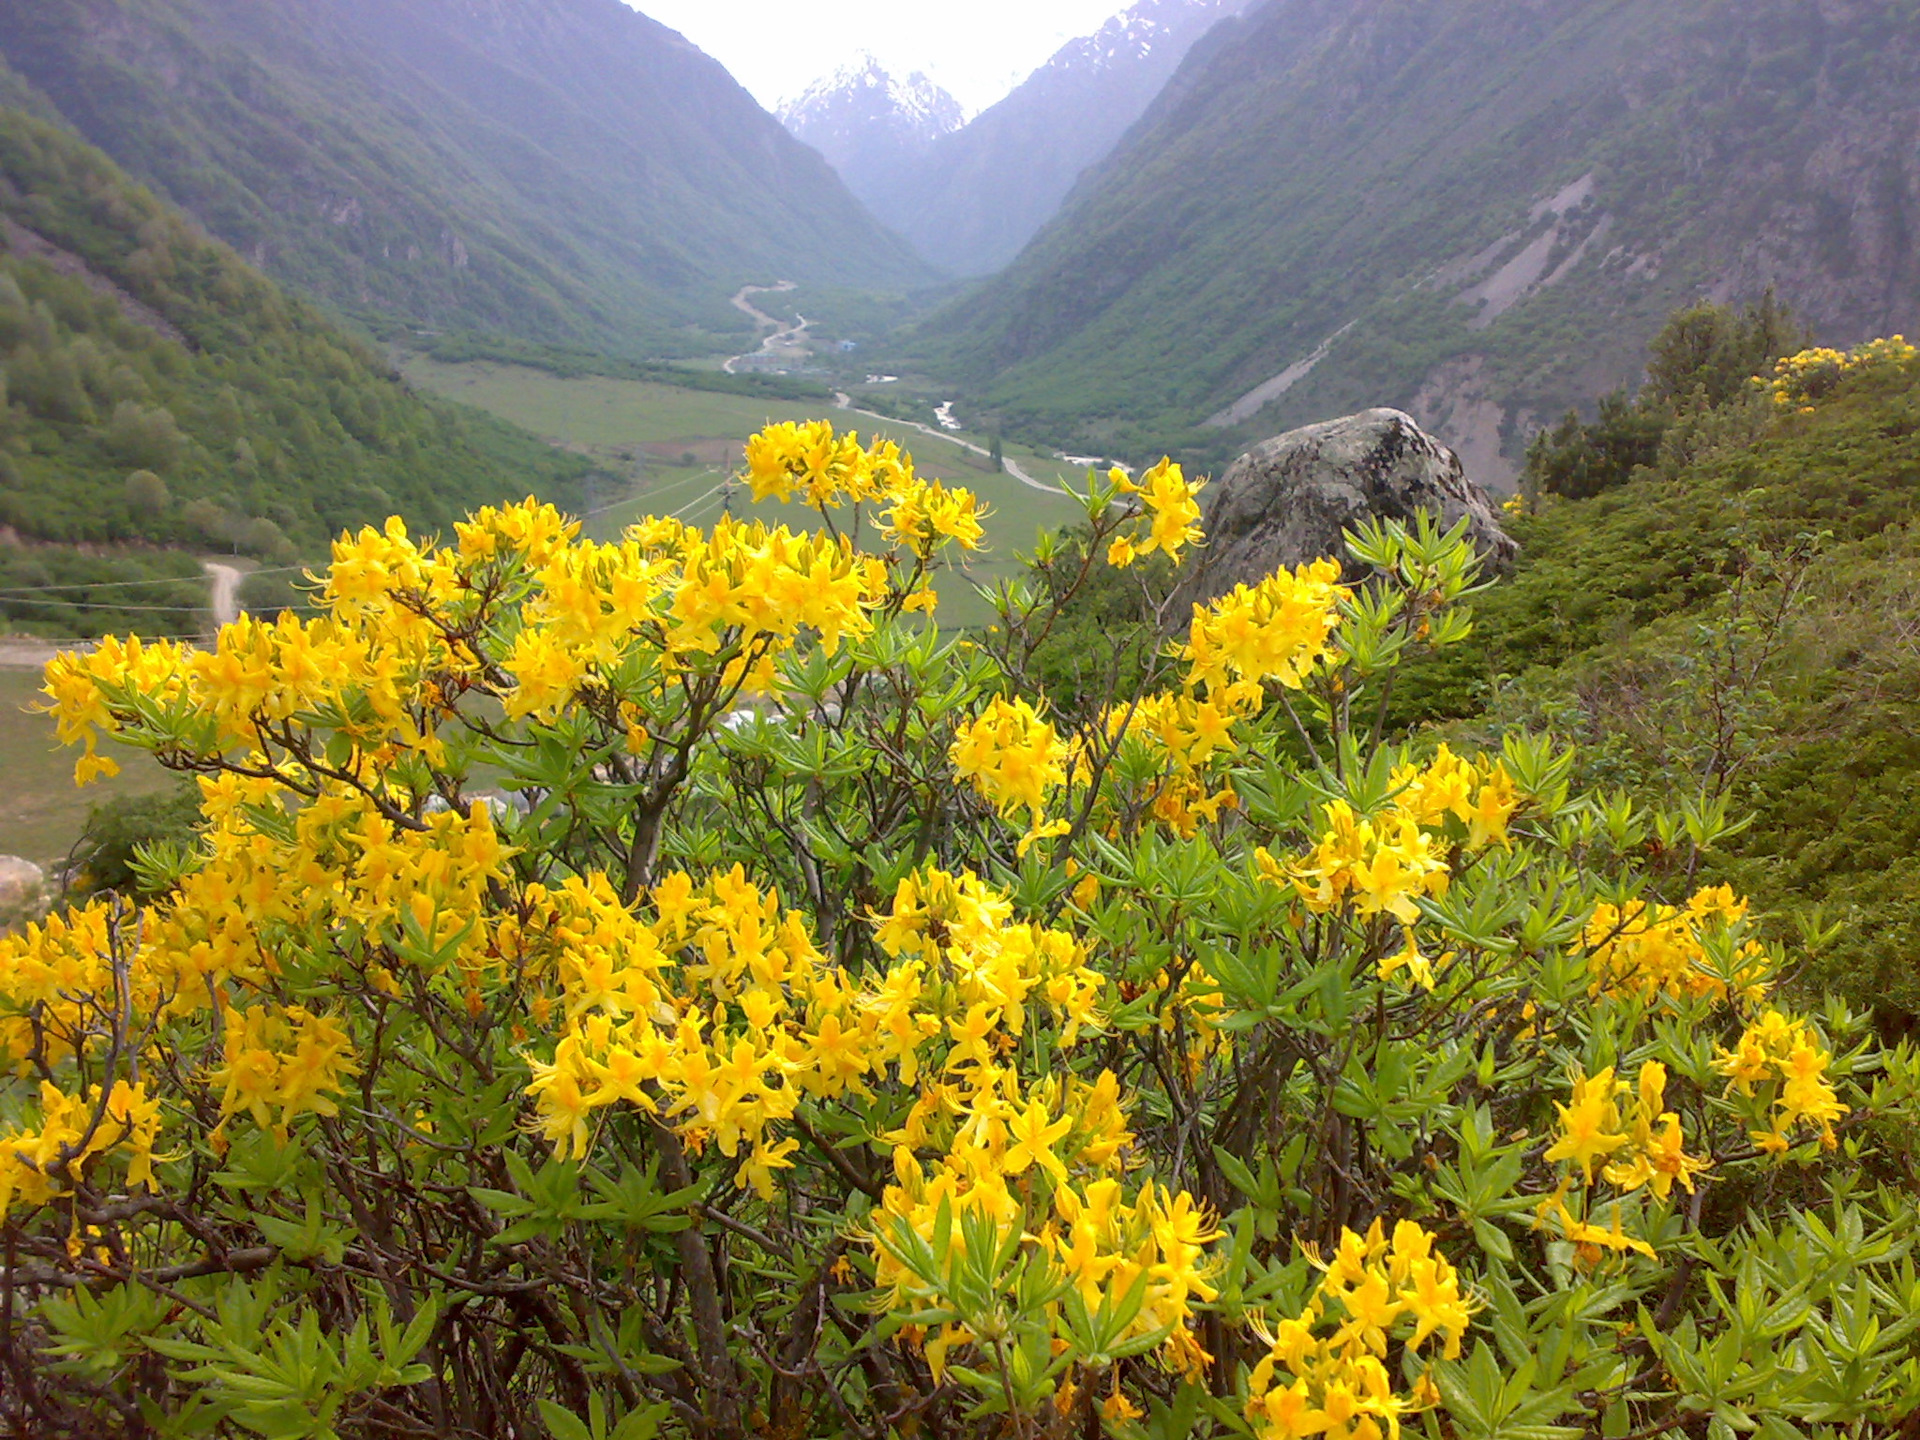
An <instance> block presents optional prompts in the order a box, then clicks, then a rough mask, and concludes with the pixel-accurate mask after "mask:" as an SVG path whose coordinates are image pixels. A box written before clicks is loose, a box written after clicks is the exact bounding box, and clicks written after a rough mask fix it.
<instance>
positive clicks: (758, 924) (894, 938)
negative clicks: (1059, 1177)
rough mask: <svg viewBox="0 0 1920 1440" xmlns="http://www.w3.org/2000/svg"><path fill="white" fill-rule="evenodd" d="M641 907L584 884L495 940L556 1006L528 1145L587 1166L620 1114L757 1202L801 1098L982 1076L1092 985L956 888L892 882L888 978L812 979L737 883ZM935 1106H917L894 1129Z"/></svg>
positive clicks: (1060, 954)
mask: <svg viewBox="0 0 1920 1440" xmlns="http://www.w3.org/2000/svg"><path fill="white" fill-rule="evenodd" d="M650 899H651V902H652V905H653V908H654V911H655V916H654V918H653V919H651V920H649V919H646V918H645V917H643V916H640V915H637V914H635V913H634V912H633V911H631V910H630V909H628V908H627V907H626V906H623V905H622V904H621V903H620V902H619V898H618V897H617V896H616V895H615V894H614V893H613V891H612V889H611V887H610V886H608V884H607V883H606V881H605V879H604V878H603V877H600V876H591V877H587V878H584V879H583V878H579V877H573V878H570V879H568V880H567V881H565V882H564V883H563V884H561V885H560V886H557V887H555V888H553V889H547V888H544V887H539V886H536V887H532V889H531V890H530V891H529V895H528V902H529V907H530V913H531V914H532V916H533V917H534V918H533V919H532V920H530V921H529V922H527V923H526V924H525V925H524V926H521V927H518V928H516V927H515V926H513V925H508V926H505V927H503V929H502V931H501V933H500V936H499V937H498V938H499V944H500V946H501V949H502V951H503V953H504V954H506V955H507V956H509V957H512V958H513V959H515V960H517V961H518V962H519V963H521V964H524V965H525V966H526V967H527V969H528V970H529V972H530V973H534V974H547V973H552V974H553V975H554V976H555V977H556V978H557V980H558V982H559V984H560V988H561V991H562V994H563V997H564V1015H565V1022H564V1024H563V1026H562V1028H561V1031H560V1035H559V1039H558V1042H557V1044H556V1046H555V1050H554V1058H553V1059H552V1061H551V1062H547V1061H543V1060H540V1059H538V1058H535V1057H532V1056H529V1058H528V1063H529V1065H530V1066H531V1068H532V1071H533V1076H534V1078H533V1081H532V1083H531V1084H530V1085H529V1086H528V1087H527V1092H528V1094H529V1096H530V1097H532V1099H533V1100H534V1102H535V1107H536V1114H537V1116H538V1121H539V1125H540V1129H541V1132H542V1133H543V1134H544V1135H545V1137H546V1138H547V1139H548V1140H549V1141H550V1142H552V1143H553V1145H554V1146H555V1148H556V1150H558V1151H561V1152H565V1153H571V1154H573V1155H575V1156H581V1155H585V1154H586V1153H587V1152H588V1150H589V1149H590V1148H591V1147H592V1141H593V1134H594V1129H595V1127H596V1125H597V1124H598V1118H599V1116H598V1112H600V1111H603V1110H605V1109H606V1108H607V1107H609V1106H612V1105H615V1104H619V1103H626V1104H630V1105H633V1106H636V1107H638V1108H639V1109H641V1110H643V1111H645V1112H647V1113H649V1114H653V1115H657V1116H659V1117H660V1118H661V1119H662V1121H663V1122H665V1123H667V1124H670V1125H671V1126H672V1127H673V1128H674V1129H675V1130H677V1131H678V1132H679V1133H680V1135H681V1136H682V1138H683V1139H684V1140H685V1141H686V1142H687V1143H688V1144H689V1145H691V1146H693V1147H695V1148H699V1147H701V1146H704V1145H705V1144H706V1143H707V1142H708V1141H709V1140H711V1141H712V1142H713V1143H714V1144H716V1145H717V1146H718V1148H719V1150H720V1152H721V1153H722V1154H724V1155H726V1156H727V1157H728V1158H729V1159H732V1158H734V1157H735V1156H741V1157H742V1158H741V1163H740V1165H739V1167H738V1169H737V1170H736V1173H735V1181H736V1183H737V1184H739V1185H742V1186H746V1185H753V1186H754V1187H755V1188H756V1189H758V1190H759V1191H760V1193H762V1194H763V1195H771V1194H772V1185H773V1178H772V1172H773V1171H775V1170H777V1169H784V1168H787V1167H788V1166H790V1165H791V1163H792V1161H791V1160H790V1159H789V1158H788V1157H789V1156H791V1154H792V1153H793V1151H794V1149H795V1148H796V1144H797V1142H796V1141H794V1140H793V1139H792V1138H790V1137H786V1136H783V1135H782V1134H781V1128H780V1127H781V1126H782V1124H783V1123H784V1122H786V1121H788V1120H791V1119H792V1117H793V1114H794V1110H795V1107H796V1106H797V1105H798V1103H799V1101H800V1099H801V1098H802V1097H804V1096H811V1097H813V1098H815V1099H821V1100H830V1099H833V1098H835V1097H837V1096H840V1095H843V1094H846V1093H848V1092H854V1093H859V1094H868V1093H871V1086H872V1085H873V1084H878V1083H880V1082H881V1081H882V1080H883V1079H884V1078H885V1077H886V1074H887V1072H888V1071H889V1070H890V1069H891V1070H892V1071H893V1072H894V1073H895V1074H897V1076H898V1078H899V1082H900V1083H901V1084H903V1085H912V1084H914V1083H915V1082H916V1080H918V1079H919V1077H920V1075H921V1073H922V1071H923V1069H925V1068H931V1069H932V1070H933V1071H934V1072H935V1073H960V1072H965V1071H967V1070H968V1069H969V1067H980V1066H987V1067H992V1066H994V1065H995V1064H996V1062H997V1060H998V1058H999V1055H1000V1053H1001V1050H1002V1048H1003V1047H1004V1046H1006V1045H1009V1044H1011V1043H1012V1040H1013V1038H1014V1037H1017V1036H1018V1035H1020V1034H1021V1033H1022V1030H1023V1028H1024V1026H1025V1023H1026V1019H1027V1011H1028V1007H1029V1006H1030V1005H1034V1004H1038V1005H1042V1006H1044V1007H1046V1009H1047V1011H1048V1013H1050V1014H1051V1015H1052V1016H1053V1017H1054V1018H1055V1019H1056V1020H1057V1021H1059V1022H1061V1027H1062V1036H1061V1043H1063V1044H1071V1043H1072V1042H1073V1039H1074V1036H1075V1034H1076V1033H1077V1031H1078V1029H1079V1027H1080V1026H1081V1025H1084V1024H1086V1023H1087V1022H1089V1021H1090V1020H1091V1019H1092V1018H1093V1014H1094V1010H1093V1007H1094V1003H1095V1001H1096V1000H1097V998H1098V995H1099V991H1100V985H1101V983H1102V982H1101V980H1100V977H1099V976H1098V975H1097V974H1096V973H1095V972H1093V971H1091V970H1089V969H1087V968H1086V966H1085V964H1084V960H1085V956H1084V954H1083V953H1082V951H1081V948H1080V946H1079V945H1078V944H1077V943H1076V942H1075V941H1074V940H1073V938H1072V937H1071V936H1069V935H1067V934H1065V933H1064V932H1062V931H1056V930H1046V929H1042V928H1041V927H1038V926H1034V925H1029V924H1024V923H1014V922H1013V920H1012V905H1011V903H1010V902H1009V901H1008V900H1007V899H1006V898H1005V897H1004V896H1002V895H1000V894H998V893H997V892H995V891H994V890H992V889H991V888H990V887H988V886H986V885H984V884H982V883H981V882H980V881H979V880H978V879H977V878H976V877H975V876H973V875H972V874H964V875H960V876H953V875H948V874H946V873H945V872H943V871H938V870H928V871H923V872H920V873H919V874H916V875H914V876H912V877H910V878H909V879H907V880H904V881H902V882H901V885H900V888H899V891H898V893H897V895H896V897H895V902H894V905H893V907H892V910H891V912H890V913H889V914H887V915H885V916H882V917H878V921H879V923H878V930H877V938H878V941H879V944H880V946H881V948H882V949H883V950H884V951H885V952H886V953H887V955H888V956H889V958H890V959H892V960H893V961H894V962H895V963H894V964H893V965H892V966H891V967H890V968H888V969H887V970H886V971H885V972H884V973H877V974H876V973H859V974H856V973H853V972H849V971H847V970H845V969H843V968H842V967H840V966H838V965H836V964H834V963H832V962H830V961H828V960H827V959H826V958H825V957H824V956H823V955H822V954H821V953H820V951H819V950H818V948H817V947H816V946H815V945H814V943H813V940H812V938H811V937H810V935H809V934H808V932H807V929H806V926H805V923H804V922H803V921H802V919H801V917H800V916H799V915H798V914H796V913H793V912H789V911H783V910H782V909H781V908H780V903H779V897H778V896H777V895H776V894H774V893H772V892H770V891H763V890H761V889H759V888H758V887H756V886H754V885H752V884H751V883H749V882H748V880H747V879H746V877H745V874H744V873H743V872H742V871H741V870H739V869H738V868H736V869H734V870H733V871H731V872H728V873H724V874H717V875H714V876H712V877H711V878H710V879H709V880H708V881H707V882H706V883H705V884H703V885H698V886H696V885H695V884H694V882H693V881H692V879H691V878H690V877H688V876H686V875H683V874H676V875H673V876H669V877H668V878H667V879H665V880H663V881H662V882H661V883H660V884H659V885H658V886H656V887H655V888H654V890H653V892H652V894H651V896H650ZM539 1018H540V1017H539V1016H538V1014H536V1016H535V1019H536V1020H538V1019H539ZM943 1046H944V1053H941V1052H942V1049H943ZM951 1098H952V1092H950V1091H949V1090H947V1089H945V1088H943V1087H941V1086H933V1087H928V1088H925V1089H924V1090H923V1093H922V1095H921V1098H920V1102H919V1105H920V1108H919V1109H917V1110H916V1112H915V1114H916V1115H918V1116H920V1117H921V1118H919V1119H915V1120H910V1121H909V1127H908V1128H909V1129H910V1130H913V1129H915V1128H916V1127H924V1126H925V1125H927V1124H930V1123H932V1121H931V1118H930V1117H931V1116H932V1115H933V1114H934V1113H935V1112H936V1111H937V1109H938V1107H939V1106H941V1105H943V1104H945V1103H948V1101H949V1100H950V1099H951ZM929 1107H931V1108H929Z"/></svg>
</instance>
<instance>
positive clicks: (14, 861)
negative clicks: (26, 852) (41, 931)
mask: <svg viewBox="0 0 1920 1440" xmlns="http://www.w3.org/2000/svg"><path fill="white" fill-rule="evenodd" d="M47 903H48V895H47V874H46V871H44V870H42V869H41V868H40V867H39V866H38V865H36V864H34V863H33V862H32V861H31V860H22V859H21V858H20V857H19V856H18V855H0V934H4V933H5V932H6V931H7V930H9V929H13V928H15V927H17V926H20V925H24V924H26V923H27V922H29V921H32V920H38V919H39V918H40V917H41V916H43V915H45V914H46V913H47Z"/></svg>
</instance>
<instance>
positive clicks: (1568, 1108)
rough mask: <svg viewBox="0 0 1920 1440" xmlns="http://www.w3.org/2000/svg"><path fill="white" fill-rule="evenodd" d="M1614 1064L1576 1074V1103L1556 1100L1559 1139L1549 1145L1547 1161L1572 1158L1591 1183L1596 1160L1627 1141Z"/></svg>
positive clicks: (1574, 1093)
mask: <svg viewBox="0 0 1920 1440" xmlns="http://www.w3.org/2000/svg"><path fill="white" fill-rule="evenodd" d="M1614 1089H1615V1083H1614V1078H1613V1067H1612V1066H1611V1065H1609V1066H1608V1067H1607V1068H1606V1069H1604V1070H1601V1071H1599V1072H1597V1073H1596V1074H1594V1075H1593V1076H1592V1077H1590V1078H1589V1077H1587V1076H1583V1075H1578V1074H1576V1075H1575V1076H1574V1080H1573V1103H1572V1104H1569V1105H1562V1104H1560V1103H1559V1102H1558V1101H1556V1102H1555V1103H1554V1107H1553V1108H1554V1109H1556V1110H1558V1111H1559V1112H1560V1128H1561V1136H1560V1139H1559V1140H1557V1141H1555V1142H1554V1144H1553V1145H1552V1146H1551V1147H1549V1148H1548V1150H1547V1153H1546V1159H1547V1160H1548V1162H1550V1163H1551V1162H1553V1161H1557V1160H1571V1161H1572V1162H1573V1163H1575V1164H1576V1165H1578V1166H1579V1167H1580V1168H1581V1171H1582V1172H1583V1173H1584V1174H1585V1176H1586V1178H1587V1181H1588V1183H1589V1184H1591V1183H1592V1180H1593V1167H1594V1164H1595V1162H1596V1161H1600V1160H1604V1159H1606V1158H1607V1157H1608V1156H1609V1155H1611V1154H1613V1153H1614V1152H1615V1151H1616V1150H1618V1149H1619V1148H1620V1147H1621V1146H1623V1145H1625V1144H1626V1143H1627V1136H1626V1132H1625V1131H1624V1130H1622V1129H1621V1128H1620V1107H1619V1106H1618V1105H1616V1104H1615V1103H1614Z"/></svg>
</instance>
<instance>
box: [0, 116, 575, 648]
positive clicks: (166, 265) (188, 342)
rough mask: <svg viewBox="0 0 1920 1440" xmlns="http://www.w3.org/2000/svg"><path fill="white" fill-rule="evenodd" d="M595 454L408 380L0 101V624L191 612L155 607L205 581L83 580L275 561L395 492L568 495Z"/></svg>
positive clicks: (143, 620) (460, 497) (159, 617)
mask: <svg viewBox="0 0 1920 1440" xmlns="http://www.w3.org/2000/svg"><path fill="white" fill-rule="evenodd" d="M586 468H587V466H586V463H585V462H584V461H582V460H581V459H579V458H578V457H577V456H572V455H567V454H564V453H562V452H559V451H556V450H553V449H551V448H550V447H548V446H546V445H544V444H542V443H541V442H539V441H537V440H535V439H534V438H533V437H532V436H530V435H525V434H523V433H521V432H519V431H516V430H513V429H511V428H510V427H508V426H505V425H502V424H500V423H498V422H496V421H494V420H492V419H489V418H488V417H486V416H484V415H482V414H480V413H479V412H477V411H472V410H468V409H466V408H465V407H462V406H454V405H449V404H447V403H445V402H442V401H436V400H429V399H426V398H424V397H422V396H420V395H417V394H415V393H414V392H413V391H412V390H410V389H408V388H407V387H406V386H405V385H404V384H403V383H402V382H401V381H400V380H399V378H398V377H397V376H396V375H395V374H394V373H393V371H392V369H391V368H390V367H389V366H388V365H387V364H386V363H385V362H384V361H383V360H381V359H380V358H378V357H376V356H375V355H374V354H372V353H371V352H370V351H368V350H366V349H365V348H363V347H362V346H361V345H360V344H358V343H357V342H355V341H353V340H351V339H349V338H348V337H347V336H345V335H343V334H342V333H341V332H339V331H338V330H336V329H335V328H333V327H332V326H331V325H330V324H329V323H328V322H327V320H326V319H325V318H324V317H323V316H322V315H321V314H320V313H319V312H318V311H317V310H316V309H315V308H314V307H313V306H311V305H310V304H308V303H306V302H304V301H301V300H298V299H295V298H292V297H290V296H289V295H287V294H286V292H285V291H284V290H282V289H281V288H280V287H279V286H278V285H276V284H275V283H274V282H272V281H271V280H268V279H267V278H266V277H264V276H262V275H261V274H259V273H258V272H257V271H256V270H254V269H253V268H252V267H251V266H249V265H247V264H246V263H245V262H244V261H242V260H241V259H240V258H239V257H238V256H237V255H235V254H234V253H233V251H232V250H230V249H229V248H228V247H227V246H225V245H223V244H220V243H219V242H217V241H213V240H209V239H208V238H207V237H206V235H205V234H204V233H203V232H202V231H200V230H199V229H198V228H197V227H195V226H193V225H192V224H190V223H189V222H187V221H186V220H185V219H184V218H183V217H182V216H180V215H179V214H178V213H177V212H175V211H174V210H172V209H171V208H170V207H168V206H167V205H166V204H164V203H163V202H161V201H159V200H157V199H156V198H155V197H154V196H153V195H152V194H151V193H150V192H149V191H147V190H145V189H144V188H142V187H140V186H138V185H136V184H134V183H133V182H132V181H130V180H129V179H128V178H127V176H126V175H125V173H124V172H122V171H121V170H120V169H119V168H118V167H116V166H115V165H114V164H113V163H112V162H111V161H110V160H109V159H107V157H106V156H104V155H102V154H101V153H100V152H99V151H97V150H95V149H93V148H92V147H90V146H88V145H86V144H84V143H83V142H81V141H80V140H78V139H76V138H75V137H73V136H72V135H71V134H70V133H68V132H67V131H65V130H64V129H62V128H60V127H59V126H57V125H55V124H52V123H50V122H49V121H47V120H45V119H42V118H40V117H38V116H35V115H31V114H28V113H27V112H25V111H23V110H19V109H0V525H4V526H5V527H7V529H6V534H5V540H6V542H7V543H6V544H5V545H4V546H0V592H4V593H0V628H22V627H24V628H28V629H37V630H39V631H41V632H42V633H47V634H53V635H58V636H63V637H67V636H76V635H89V634H99V633H105V632H107V631H111V630H114V629H121V630H124V629H138V630H140V631H142V632H143V633H147V634H152V633H155V632H156V631H167V630H171V629H177V628H179V627H180V626H184V625H189V624H190V623H192V617H191V616H190V615H188V614H186V613H185V612H182V611H168V610H164V609H163V608H162V607H165V606H168V605H172V604H175V603H185V604H193V603H195V601H196V600H203V599H204V595H205V585H204V582H198V583H189V584H188V585H187V586H186V589H185V590H184V591H183V592H182V593H183V595H184V596H185V597H186V598H185V599H184V600H182V599H181V598H180V597H178V596H169V595H168V594H165V593H162V592H161V591H157V590H156V591H151V592H147V593H141V592H139V591H128V590H112V591H108V592H105V593H104V594H102V593H98V592H93V591H89V590H87V589H86V588H84V587H85V582H89V581H93V582H98V581H101V580H106V579H115V580H123V579H128V578H134V579H139V580H140V581H141V582H142V583H143V584H145V583H148V582H150V581H152V580H153V579H155V578H157V577H163V576H166V575H181V576H184V577H187V578H188V580H189V581H198V566H197V565H196V564H195V563H194V562H193V561H191V560H190V559H187V558H186V557H184V556H173V557H169V556H167V555H166V554H165V553H164V547H168V546H191V547H196V548H216V549H220V550H226V549H236V550H240V551H245V552H249V553H252V554H257V555H261V556H266V557H271V558H274V559H278V560H281V561H285V560H286V559H288V558H291V557H292V556H294V555H296V554H298V555H311V554H312V553H314V552H315V551H316V550H318V549H320V548H321V547H323V546H324V543H325V541H326V540H327V538H328V537H329V536H330V535H332V534H335V533H337V532H338V531H339V530H341V529H342V528H345V527H348V526H354V525H360V524H366V523H374V524H378V523H380V522H381V521H383V520H384V519H385V518H386V517H387V516H388V515H389V514H392V513H395V512H398V513H400V514H403V515H405V516H406V517H407V518H408V519H409V520H410V521H412V522H413V523H414V524H416V525H419V526H422V527H426V528H435V527H445V526H447V525H449V524H450V523H451V521H452V520H453V519H454V518H455V517H457V516H459V515H461V514H463V513H465V512H466V511H468V510H470V509H472V508H473V507H475V506H476V505H480V504H484V503H487V502H490V501H495V500H500V499H504V498H512V497H517V496H520V495H524V494H526V493H527V492H528V491H529V490H532V491H536V492H540V493H544V494H548V495H554V496H556V497H557V498H561V499H568V498H572V497H573V493H574V492H573V489H572V486H571V483H570V482H572V481H573V480H575V479H576V478H577V477H579V476H580V475H581V474H582V473H583V472H584V471H585V470H586ZM82 543H84V545H85V548H84V549H80V548H75V547H76V546H78V545H80V544H82ZM120 546H132V547H134V548H133V549H131V550H127V549H121V548H116V547H120ZM156 547H160V548H156ZM63 586H71V587H80V588H73V589H71V590H67V589H62V588H61V587H63ZM118 601H125V602H126V603H127V604H128V605H129V606H131V607H132V609H130V610H128V611H127V612H126V613H121V612H119V611H116V610H113V609H110V608H108V604H109V603H110V602H111V603H117V602H118ZM136 612H137V613H136Z"/></svg>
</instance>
